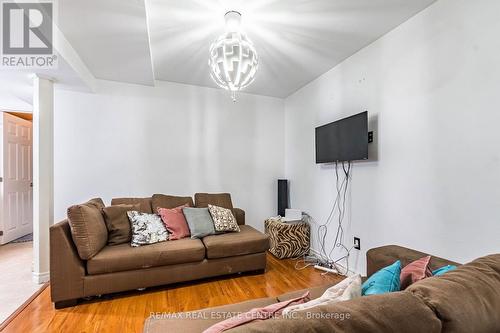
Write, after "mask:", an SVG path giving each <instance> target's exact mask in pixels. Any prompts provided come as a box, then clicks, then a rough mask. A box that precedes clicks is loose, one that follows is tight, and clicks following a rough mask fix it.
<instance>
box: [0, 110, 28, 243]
mask: <svg viewBox="0 0 500 333" xmlns="http://www.w3.org/2000/svg"><path fill="white" fill-rule="evenodd" d="M2 113H3V126H2V129H3V140H2V141H3V142H2V148H3V149H2V150H3V154H2V155H3V156H2V157H3V161H2V165H3V175H0V177H2V178H3V181H2V183H0V184H1V185H2V191H1V192H2V194H3V195H2V197H1V203H2V206H3V207H2V214H1V215H2V216H1V218H2V231H3V235H2V237H1V242H0V243H1V244H5V243H8V242H10V241H12V240H14V239H16V238H19V237H22V236H24V235H27V234H29V233H31V232H33V173H32V172H33V168H32V165H33V154H32V151H33V143H32V142H33V141H32V123H31V122H29V121H28V120H24V119H21V118H18V117H15V116H13V115H11V114H8V113H6V112H2Z"/></svg>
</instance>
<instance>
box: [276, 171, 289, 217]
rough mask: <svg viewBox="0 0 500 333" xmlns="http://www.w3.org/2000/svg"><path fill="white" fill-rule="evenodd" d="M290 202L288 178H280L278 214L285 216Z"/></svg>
mask: <svg viewBox="0 0 500 333" xmlns="http://www.w3.org/2000/svg"><path fill="white" fill-rule="evenodd" d="M288 202H289V201H288V180H287V179H278V215H280V216H285V209H287V208H288Z"/></svg>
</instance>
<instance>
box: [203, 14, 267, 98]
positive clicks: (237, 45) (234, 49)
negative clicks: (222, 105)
mask: <svg viewBox="0 0 500 333" xmlns="http://www.w3.org/2000/svg"><path fill="white" fill-rule="evenodd" d="M224 19H225V21H226V32H225V33H224V34H222V35H221V36H220V37H219V38H217V40H216V41H215V42H214V43H212V45H211V46H210V57H209V59H208V65H209V66H210V75H211V77H212V79H213V80H214V81H215V83H216V84H217V85H218V86H219V87H221V88H224V89H226V90H228V91H229V92H230V93H231V98H232V99H233V101H236V92H238V91H240V90H242V89H244V88H245V87H247V86H249V85H250V84H251V83H252V82H253V80H254V79H255V74H256V73H257V68H258V66H259V57H258V55H257V51H255V47H254V46H253V43H252V42H251V41H250V39H248V37H247V36H246V34H245V33H244V32H243V31H241V14H240V13H239V12H236V11H229V12H227V13H226V15H224Z"/></svg>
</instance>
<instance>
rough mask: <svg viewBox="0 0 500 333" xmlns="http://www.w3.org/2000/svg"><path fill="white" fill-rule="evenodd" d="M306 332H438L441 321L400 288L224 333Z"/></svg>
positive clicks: (253, 323)
mask: <svg viewBox="0 0 500 333" xmlns="http://www.w3.org/2000/svg"><path fill="white" fill-rule="evenodd" d="M306 331H307V332H325V333H326V332H366V333H368V332H405V333H421V332H426V333H440V332H441V321H440V320H439V318H438V317H436V315H435V314H434V312H433V311H432V310H431V309H430V308H429V307H428V306H427V305H425V304H424V302H422V301H421V300H420V299H419V298H418V297H416V296H414V295H412V294H411V293H408V292H405V291H403V292H394V293H388V294H382V295H374V296H366V297H365V296H363V297H359V298H356V299H353V300H350V301H346V302H339V303H334V304H331V305H325V306H318V307H315V308H313V309H309V310H308V311H303V312H296V313H295V314H294V316H293V317H291V318H284V317H281V318H280V317H278V318H276V319H269V320H265V321H255V322H252V323H250V324H247V325H243V326H239V327H236V328H233V329H230V330H228V331H227V333H257V332H259V333H262V332H306Z"/></svg>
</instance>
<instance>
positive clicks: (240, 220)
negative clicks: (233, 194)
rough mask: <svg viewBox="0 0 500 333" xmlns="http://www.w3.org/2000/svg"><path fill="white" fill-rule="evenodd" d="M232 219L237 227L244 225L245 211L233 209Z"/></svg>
mask: <svg viewBox="0 0 500 333" xmlns="http://www.w3.org/2000/svg"><path fill="white" fill-rule="evenodd" d="M233 213H234V217H235V218H236V222H238V224H239V225H244V224H245V211H244V210H243V209H241V208H233Z"/></svg>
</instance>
